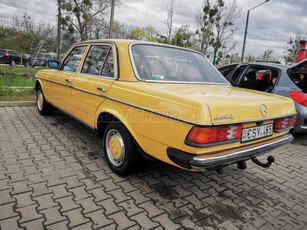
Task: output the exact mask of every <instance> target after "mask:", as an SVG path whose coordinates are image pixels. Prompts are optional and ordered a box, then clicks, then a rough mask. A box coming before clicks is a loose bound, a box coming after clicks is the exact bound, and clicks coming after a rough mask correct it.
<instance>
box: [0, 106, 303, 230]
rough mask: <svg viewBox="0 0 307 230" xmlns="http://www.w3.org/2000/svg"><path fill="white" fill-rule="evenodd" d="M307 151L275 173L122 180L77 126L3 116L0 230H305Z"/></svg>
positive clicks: (149, 169) (95, 140)
mask: <svg viewBox="0 0 307 230" xmlns="http://www.w3.org/2000/svg"><path fill="white" fill-rule="evenodd" d="M306 150H307V135H296V139H295V141H294V142H293V143H291V144H287V145H286V146H283V147H281V148H279V149H276V150H275V151H273V154H272V155H274V156H275V157H276V164H274V165H273V166H272V167H271V168H269V169H262V168H260V167H258V166H256V165H254V164H252V163H248V165H247V166H248V168H247V169H246V170H245V171H240V170H238V169H237V168H236V167H235V166H231V167H228V168H226V169H225V170H224V173H223V174H221V175H218V174H217V173H216V172H214V171H211V172H207V173H190V172H186V171H183V170H180V169H177V168H174V167H172V166H168V165H165V164H163V163H160V162H149V163H146V164H145V165H143V166H142V167H141V168H140V169H139V171H138V172H137V173H136V174H133V175H130V176H128V177H119V176H117V175H116V174H114V173H113V172H112V171H111V170H110V169H109V167H108V165H107V163H106V161H105V159H104V157H103V156H102V151H101V139H100V138H99V137H98V136H96V135H95V134H94V133H93V132H91V131H90V130H88V129H87V128H85V127H84V126H83V125H81V124H80V123H78V122H76V121H75V120H73V119H70V118H68V117H66V116H64V115H63V114H61V113H58V112H56V113H55V114H54V115H53V116H50V117H42V116H40V115H39V114H38V113H37V111H36V108H35V107H1V108H0V160H1V161H0V162H1V164H0V229H1V230H5V229H10V230H12V229H19V228H27V229H56V230H59V229H67V228H70V229H91V228H92V229H99V228H101V229H188V228H190V229H264V230H268V229H289V230H290V229H291V230H292V229H306V228H307V226H306V225H307V192H306V189H307V169H306V166H307V163H306V162H307V151H306ZM265 158H266V157H265Z"/></svg>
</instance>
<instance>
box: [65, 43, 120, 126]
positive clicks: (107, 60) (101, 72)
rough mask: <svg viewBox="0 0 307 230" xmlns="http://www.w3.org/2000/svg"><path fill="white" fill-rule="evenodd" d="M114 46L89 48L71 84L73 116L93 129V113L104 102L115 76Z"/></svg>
mask: <svg viewBox="0 0 307 230" xmlns="http://www.w3.org/2000/svg"><path fill="white" fill-rule="evenodd" d="M115 55H116V52H115V46H114V45H113V44H110V43H101V44H93V45H91V46H90V48H89V50H88V53H87V55H86V57H85V59H84V63H83V65H82V68H81V70H80V72H79V73H77V74H76V75H75V77H74V79H73V82H72V91H71V105H72V107H73V113H74V115H75V116H76V117H77V118H79V119H80V120H82V121H83V122H85V123H87V124H88V125H90V126H92V127H94V124H95V120H94V118H95V113H96V110H97V108H98V106H99V105H100V104H101V103H102V102H103V101H104V100H105V96H106V95H107V93H108V90H109V88H110V86H111V85H112V84H113V82H114V80H115V79H116V76H117V68H116V66H117V65H116V63H115V60H116V57H115Z"/></svg>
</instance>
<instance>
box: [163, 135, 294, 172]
mask: <svg viewBox="0 0 307 230" xmlns="http://www.w3.org/2000/svg"><path fill="white" fill-rule="evenodd" d="M292 140H293V137H292V135H291V134H288V135H287V136H286V137H284V138H283V139H279V140H276V141H273V142H270V143H266V144H262V145H259V146H255V147H251V148H248V149H243V150H239V151H234V152H232V153H229V154H226V155H222V156H216V157H207V158H200V157H198V156H197V155H195V154H190V153H185V152H182V151H180V150H177V149H173V148H168V149H167V155H168V157H169V158H170V159H171V160H172V161H174V162H175V163H176V164H178V165H180V166H182V167H184V168H188V169H196V170H202V169H212V168H219V167H223V166H227V165H230V164H234V163H236V162H238V161H241V160H243V161H245V160H249V159H250V158H252V157H255V156H259V155H262V154H264V153H266V152H267V151H270V150H272V149H274V148H277V147H279V146H281V145H284V144H286V143H288V142H290V141H292Z"/></svg>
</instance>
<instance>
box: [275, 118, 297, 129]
mask: <svg viewBox="0 0 307 230" xmlns="http://www.w3.org/2000/svg"><path fill="white" fill-rule="evenodd" d="M295 121H296V116H292V117H286V118H280V119H276V120H275V121H274V131H281V130H286V129H290V128H292V127H293V126H294V124H295Z"/></svg>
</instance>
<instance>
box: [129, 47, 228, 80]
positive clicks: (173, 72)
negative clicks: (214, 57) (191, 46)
mask: <svg viewBox="0 0 307 230" xmlns="http://www.w3.org/2000/svg"><path fill="white" fill-rule="evenodd" d="M131 51H132V57H133V62H134V66H135V69H136V72H137V74H138V78H140V80H145V81H148V80H149V81H166V82H168V81H173V82H187V83H188V82H193V83H217V84H229V83H228V82H227V80H226V79H225V78H224V77H223V75H221V74H220V73H219V71H218V70H217V69H216V68H215V67H214V66H213V65H211V63H210V62H209V61H208V60H207V58H205V57H204V56H203V55H201V54H199V53H196V52H193V51H189V50H184V49H179V48H173V47H165V46H155V45H144V44H136V45H133V46H132V47H131Z"/></svg>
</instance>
